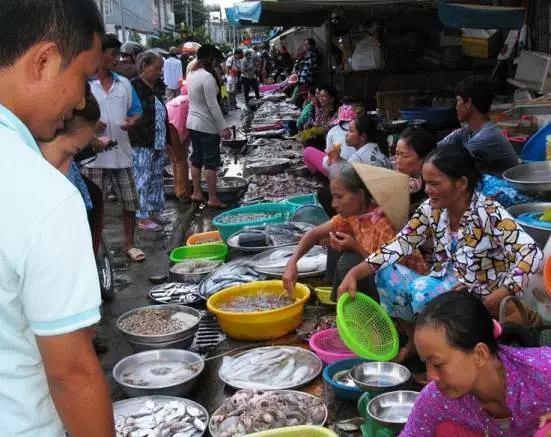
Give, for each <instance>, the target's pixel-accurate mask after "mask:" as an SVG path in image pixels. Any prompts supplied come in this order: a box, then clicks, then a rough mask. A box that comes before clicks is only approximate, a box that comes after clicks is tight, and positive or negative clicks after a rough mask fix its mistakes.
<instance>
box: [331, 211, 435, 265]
mask: <svg viewBox="0 0 551 437" xmlns="http://www.w3.org/2000/svg"><path fill="white" fill-rule="evenodd" d="M331 225H332V227H333V229H334V230H335V232H342V233H344V234H348V235H352V236H353V237H354V238H355V239H356V241H358V243H359V244H360V245H361V246H362V249H363V250H365V251H366V252H367V253H372V252H373V251H375V250H377V249H378V248H379V247H380V246H382V245H383V244H385V243H387V242H388V241H390V240H391V239H392V237H394V235H395V234H396V228H395V227H394V225H393V224H392V222H391V221H390V220H389V219H388V218H387V216H386V215H385V214H384V212H383V210H382V208H379V207H376V208H372V209H371V210H370V211H369V212H368V213H367V214H364V215H362V216H354V217H343V216H341V215H340V214H339V215H336V216H335V217H333V218H332V219H331ZM403 264H404V265H406V266H408V267H409V268H411V269H413V270H415V271H416V272H417V273H419V274H426V273H427V271H428V266H427V263H426V262H425V260H424V258H423V257H422V256H421V253H420V252H418V251H417V250H416V251H415V252H413V254H412V256H408V257H407V258H405V259H404V262H403Z"/></svg>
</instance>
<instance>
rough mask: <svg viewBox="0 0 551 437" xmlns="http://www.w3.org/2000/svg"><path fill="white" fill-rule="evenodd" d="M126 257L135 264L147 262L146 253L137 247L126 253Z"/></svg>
mask: <svg viewBox="0 0 551 437" xmlns="http://www.w3.org/2000/svg"><path fill="white" fill-rule="evenodd" d="M126 255H127V256H128V258H130V259H131V260H132V261H133V262H142V261H145V253H143V251H142V250H141V249H138V248H137V247H132V248H131V249H128V250H127V251H126Z"/></svg>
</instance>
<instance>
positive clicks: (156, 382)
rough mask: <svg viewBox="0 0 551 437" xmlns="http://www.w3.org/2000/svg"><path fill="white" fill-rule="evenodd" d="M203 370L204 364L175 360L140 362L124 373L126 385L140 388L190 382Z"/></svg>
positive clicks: (123, 377) (123, 379) (123, 378)
mask: <svg viewBox="0 0 551 437" xmlns="http://www.w3.org/2000/svg"><path fill="white" fill-rule="evenodd" d="M202 369H203V365H202V363H200V362H198V363H184V362H182V361H175V360H166V359H163V360H153V361H144V362H138V363H136V364H134V365H133V366H129V367H127V368H126V369H125V370H124V373H122V375H121V376H122V381H123V382H124V383H125V384H130V385H137V386H140V387H148V388H157V387H166V385H167V384H178V383H181V382H185V381H188V380H189V379H191V378H192V377H193V376H194V375H196V374H197V373H198V372H200V371H201V370H202Z"/></svg>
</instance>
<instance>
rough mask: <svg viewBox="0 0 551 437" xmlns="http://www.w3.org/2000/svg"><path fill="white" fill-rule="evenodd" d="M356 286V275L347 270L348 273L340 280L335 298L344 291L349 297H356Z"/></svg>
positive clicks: (338, 297)
mask: <svg viewBox="0 0 551 437" xmlns="http://www.w3.org/2000/svg"><path fill="white" fill-rule="evenodd" d="M357 286H358V281H357V279H356V276H355V275H354V273H353V272H352V271H350V272H348V274H347V275H346V276H345V277H344V279H343V280H342V282H341V285H340V286H339V288H338V290H337V300H339V299H340V297H341V296H342V295H343V294H344V293H348V294H349V295H350V297H351V298H352V299H354V298H355V297H356V287H357Z"/></svg>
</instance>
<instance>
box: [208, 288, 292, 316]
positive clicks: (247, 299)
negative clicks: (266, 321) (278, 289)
mask: <svg viewBox="0 0 551 437" xmlns="http://www.w3.org/2000/svg"><path fill="white" fill-rule="evenodd" d="M295 302H296V299H295V298H294V297H292V296H288V295H286V294H285V295H283V296H281V295H280V294H277V293H276V294H274V293H266V292H263V291H260V292H259V293H258V294H255V295H248V296H236V297H235V298H234V299H232V300H231V301H229V302H225V303H223V304H220V305H218V309H219V310H222V311H229V312H234V313H254V312H259V311H271V310H277V309H279V308H283V307H286V306H288V305H291V304H293V303H295Z"/></svg>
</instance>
